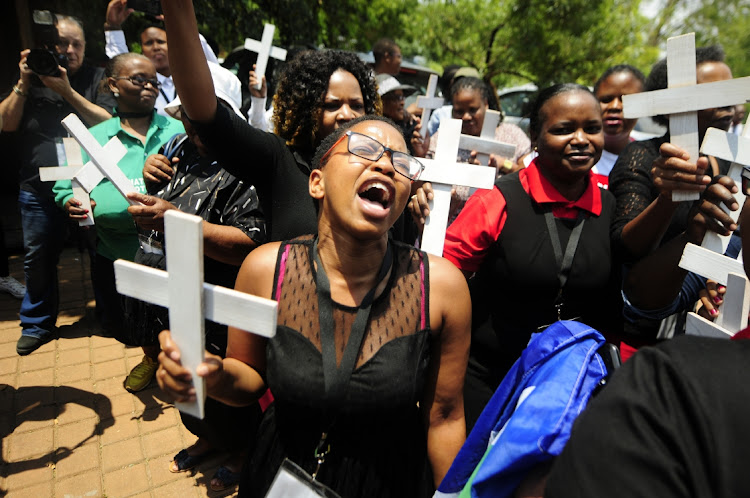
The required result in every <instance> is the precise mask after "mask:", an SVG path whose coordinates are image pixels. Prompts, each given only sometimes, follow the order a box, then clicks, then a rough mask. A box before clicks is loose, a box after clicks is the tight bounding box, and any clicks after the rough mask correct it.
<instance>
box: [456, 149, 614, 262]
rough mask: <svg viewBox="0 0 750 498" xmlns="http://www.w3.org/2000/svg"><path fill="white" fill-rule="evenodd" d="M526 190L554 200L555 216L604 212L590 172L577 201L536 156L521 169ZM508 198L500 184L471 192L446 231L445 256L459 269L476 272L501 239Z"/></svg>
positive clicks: (546, 201)
mask: <svg viewBox="0 0 750 498" xmlns="http://www.w3.org/2000/svg"><path fill="white" fill-rule="evenodd" d="M518 175H519V179H520V181H521V185H522V187H523V189H524V190H525V191H526V193H527V194H529V195H530V196H531V198H532V199H533V200H534V201H535V202H537V203H539V204H553V206H552V214H553V215H554V216H555V217H556V218H568V219H571V218H575V217H577V216H578V212H579V211H587V212H589V213H591V214H593V215H595V216H599V215H600V214H601V212H602V198H601V191H600V190H599V188H598V187H597V185H596V182H595V181H593V176H592V173H590V172H589V184H588V186H587V187H586V190H585V191H584V193H583V195H581V197H579V198H578V200H576V201H570V200H568V199H566V198H565V197H563V195H562V194H561V193H560V192H558V191H557V190H556V189H555V187H553V186H552V184H551V183H550V182H549V180H547V179H546V178H545V177H544V176H543V175H542V174H541V172H540V171H539V168H538V166H537V159H534V160H533V161H532V162H531V164H529V166H528V167H527V168H525V169H522V170H521V171H519V173H518ZM506 206H507V202H506V200H505V197H503V194H502V193H501V192H500V190H499V189H498V188H497V187H493V188H492V189H490V190H479V191H477V192H476V193H475V194H474V195H472V196H471V197H470V198H469V200H468V201H466V205H465V206H464V208H463V210H462V211H461V214H459V215H458V218H456V221H454V222H453V223H452V224H451V225H450V226H449V227H448V230H447V232H446V234H445V247H444V249H443V257H445V258H447V259H448V260H449V261H451V262H452V263H453V264H455V265H456V266H457V267H458V268H459V269H461V270H464V271H469V272H475V271H477V270H478V269H479V267H480V266H481V264H482V261H483V260H484V257H485V255H486V254H487V251H488V250H489V248H490V247H491V246H492V244H493V243H494V242H495V241H496V240H497V239H498V237H499V236H500V233H501V232H502V230H503V226H504V225H505V220H506V219H507V217H508V211H507V209H506Z"/></svg>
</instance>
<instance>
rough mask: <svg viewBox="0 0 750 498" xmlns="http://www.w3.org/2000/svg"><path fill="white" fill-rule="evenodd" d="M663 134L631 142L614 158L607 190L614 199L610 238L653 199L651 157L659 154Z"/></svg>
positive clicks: (618, 233)
mask: <svg viewBox="0 0 750 498" xmlns="http://www.w3.org/2000/svg"><path fill="white" fill-rule="evenodd" d="M663 142H664V138H663V137H660V138H658V139H652V140H646V141H643V142H633V143H631V144H628V146H627V147H625V150H623V151H622V153H621V154H620V156H619V157H618V158H617V162H616V163H615V166H614V167H613V168H612V172H611V173H610V175H609V190H610V192H612V194H614V196H615V199H616V200H617V206H616V211H615V220H614V223H613V225H612V232H613V234H612V235H613V239H614V240H616V241H619V240H620V239H621V238H622V229H623V227H624V226H625V225H627V224H628V223H629V222H630V221H631V220H633V219H635V218H636V217H637V216H638V215H639V214H641V213H642V212H643V210H645V209H646V208H647V207H648V205H649V204H651V201H653V200H654V199H655V198H656V197H657V195H658V191H657V190H656V189H655V187H654V184H653V181H652V180H651V168H652V165H653V162H654V159H656V158H657V157H659V146H660V145H661V144H662V143H663Z"/></svg>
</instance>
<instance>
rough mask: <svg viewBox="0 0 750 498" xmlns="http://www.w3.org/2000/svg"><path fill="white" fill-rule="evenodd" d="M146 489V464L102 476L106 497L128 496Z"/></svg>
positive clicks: (147, 486) (147, 485)
mask: <svg viewBox="0 0 750 498" xmlns="http://www.w3.org/2000/svg"><path fill="white" fill-rule="evenodd" d="M148 488H149V484H148V476H147V475H146V464H143V463H142V464H138V465H133V466H131V467H126V468H124V469H120V470H116V471H113V472H108V473H106V474H104V492H105V493H106V494H107V496H129V495H133V494H135V493H140V492H143V491H146V490H148ZM156 496H160V495H158V494H157V495H156Z"/></svg>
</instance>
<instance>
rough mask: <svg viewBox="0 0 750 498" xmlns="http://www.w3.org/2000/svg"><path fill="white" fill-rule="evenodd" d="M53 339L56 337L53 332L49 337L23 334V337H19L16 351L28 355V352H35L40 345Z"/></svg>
mask: <svg viewBox="0 0 750 498" xmlns="http://www.w3.org/2000/svg"><path fill="white" fill-rule="evenodd" d="M52 339H54V336H53V334H49V336H48V337H44V338H40V337H34V336H30V335H22V336H21V338H20V339H18V342H17V343H16V353H18V354H19V355H21V356H26V355H28V354H31V353H33V352H34V351H36V350H37V349H39V348H40V347H42V346H44V345H45V344H47V343H48V342H49V341H51V340H52Z"/></svg>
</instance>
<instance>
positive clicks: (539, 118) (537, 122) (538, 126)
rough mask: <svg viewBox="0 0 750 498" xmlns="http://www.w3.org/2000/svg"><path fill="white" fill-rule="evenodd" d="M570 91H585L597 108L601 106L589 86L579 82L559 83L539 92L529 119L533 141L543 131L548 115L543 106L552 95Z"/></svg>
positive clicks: (555, 95)
mask: <svg viewBox="0 0 750 498" xmlns="http://www.w3.org/2000/svg"><path fill="white" fill-rule="evenodd" d="M568 92H584V93H588V94H589V95H591V98H593V99H594V101H595V102H596V106H597V109H598V108H599V101H598V100H597V98H596V96H595V95H594V93H593V92H592V91H591V90H589V88H588V87H587V86H583V85H579V84H578V83H559V84H557V85H552V86H550V87H547V88H545V89H543V90H541V91H540V92H539V94H538V95H537V97H536V100H535V101H534V105H533V107H532V108H531V117H530V121H529V132H530V134H531V141H532V142H536V139H537V138H538V137H539V133H540V132H541V131H542V123H543V122H544V120H545V119H547V117H546V116H545V115H544V114H543V113H542V107H544V104H546V103H547V101H548V100H550V99H551V98H552V97H557V96H558V95H561V94H563V93H568Z"/></svg>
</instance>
